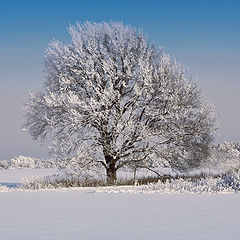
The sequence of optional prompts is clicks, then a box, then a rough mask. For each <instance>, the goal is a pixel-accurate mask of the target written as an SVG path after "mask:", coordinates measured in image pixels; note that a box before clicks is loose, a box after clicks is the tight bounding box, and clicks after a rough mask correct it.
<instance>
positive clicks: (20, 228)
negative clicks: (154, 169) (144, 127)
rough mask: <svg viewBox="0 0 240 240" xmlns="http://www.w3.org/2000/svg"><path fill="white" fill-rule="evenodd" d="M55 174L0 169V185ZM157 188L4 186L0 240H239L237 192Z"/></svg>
mask: <svg viewBox="0 0 240 240" xmlns="http://www.w3.org/2000/svg"><path fill="white" fill-rule="evenodd" d="M52 173H54V170H51V169H50V170H46V169H45V170H39V169H38V170H33V169H22V170H19V169H17V170H2V171H0V182H20V180H21V178H22V177H29V176H32V175H38V176H39V175H47V174H52ZM156 186H157V185H156ZM159 189H160V191H153V188H152V187H151V186H149V187H148V186H146V187H144V186H121V187H116V186H115V187H98V188H69V189H48V190H35V191H34V190H23V189H14V188H6V187H5V186H0V203H1V204H0V240H16V239H20V240H46V239H47V240H66V239H71V240H82V239H83V240H98V239H100V240H101V239H104V240H108V239H109V240H110V239H111V240H112V239H114V240H118V239H119V240H122V239H124V240H128V239H129V240H130V239H131V240H132V239H133V240H135V239H136V240H159V239H178V240H181V239H183V240H188V239H189V240H193V239H194V240H195V239H199V240H200V239H201V240H203V239H204V240H214V239H216V240H221V239H222V240H226V239H227V240H238V239H240V228H239V226H240V208H239V203H240V195H239V193H236V194H234V193H231V194H214V193H203V194H199V193H198V194H196V193H195V194H194V193H193V194H186V193H179V192H178V193H176V192H175V193H173V191H171V192H169V193H166V190H164V191H165V192H162V191H163V190H162V187H161V186H159ZM175 189H176V188H175ZM222 193H224V192H222ZM226 193H227V192H226ZM229 193H230V192H229Z"/></svg>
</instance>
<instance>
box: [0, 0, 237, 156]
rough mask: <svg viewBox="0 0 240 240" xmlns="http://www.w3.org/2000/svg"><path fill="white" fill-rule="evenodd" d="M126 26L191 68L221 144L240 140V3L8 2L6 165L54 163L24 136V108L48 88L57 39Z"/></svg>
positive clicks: (1, 21)
mask: <svg viewBox="0 0 240 240" xmlns="http://www.w3.org/2000/svg"><path fill="white" fill-rule="evenodd" d="M87 20H88V21H94V22H99V21H109V20H112V21H122V22H123V23H125V24H130V25H133V26H135V27H137V28H142V29H143V30H144V32H145V33H146V34H147V35H148V36H149V38H150V40H151V41H153V42H154V43H155V44H158V45H160V46H162V47H164V48H165V50H166V51H167V52H169V53H170V54H171V55H173V56H175V57H176V58H177V59H178V60H179V61H180V62H181V63H182V64H184V65H185V66H186V67H188V68H189V72H190V73H191V75H192V79H193V81H194V82H197V84H198V85H199V87H200V88H202V89H204V90H205V93H206V96H207V97H208V99H210V101H211V102H213V103H214V104H215V105H216V109H217V112H218V114H219V119H220V122H221V129H220V131H219V134H218V135H217V137H216V141H217V142H222V141H225V140H226V141H236V140H240V128H239V122H240V108H239V103H240V94H239V91H240V66H239V65H240V59H239V58H240V46H239V43H240V1H237V0H236V1H233V0H225V1H221V0H219V1H214V0H212V1H211V0H208V1H206V0H202V1H197V0H196V1H194V0H192V1H181V0H179V1H177V0H175V1H174V0H169V1H167V0H165V1H164V0H156V1H153V0H147V1H140V0H138V1H134V0H132V1H130V0H128V1H125V0H124V1H114V0H112V1H110V0H101V1H96V0H92V1H81V0H79V1H77V0H62V1H61V0H58V1H57V0H48V1H46V0H41V1H40V0H39V1H37V0H35V1H27V0H15V1H14V0H6V1H0V29H1V32H0V114H1V117H0V133H1V134H0V159H8V158H11V157H14V156H17V155H20V154H22V155H27V156H35V157H47V156H48V149H47V147H46V146H40V143H38V142H33V141H32V140H31V138H30V137H29V136H28V135H27V134H26V133H24V132H22V131H21V124H22V122H23V117H22V116H23V109H22V108H23V103H24V101H26V99H27V97H28V92H29V90H38V89H40V88H41V84H42V82H43V81H44V73H43V72H42V70H43V66H42V60H43V56H44V50H45V49H46V47H47V46H48V43H49V42H50V41H51V40H52V39H59V40H61V41H64V42H67V41H69V35H68V33H67V27H68V26H69V25H70V24H74V23H75V22H76V21H78V22H85V21H87Z"/></svg>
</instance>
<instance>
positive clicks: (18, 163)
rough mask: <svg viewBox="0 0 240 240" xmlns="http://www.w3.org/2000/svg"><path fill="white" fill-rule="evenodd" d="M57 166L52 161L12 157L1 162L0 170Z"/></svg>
mask: <svg viewBox="0 0 240 240" xmlns="http://www.w3.org/2000/svg"><path fill="white" fill-rule="evenodd" d="M56 167H57V165H56V163H55V162H54V161H53V160H52V159H39V158H32V157H26V156H21V155H20V156H18V157H14V158H12V159H10V160H1V161H0V169H15V168H56Z"/></svg>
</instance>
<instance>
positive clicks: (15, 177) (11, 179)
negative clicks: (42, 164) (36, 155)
mask: <svg viewBox="0 0 240 240" xmlns="http://www.w3.org/2000/svg"><path fill="white" fill-rule="evenodd" d="M56 172H57V170H56V169H31V168H25V169H24V168H23V169H7V170H0V185H1V183H21V182H22V180H24V179H28V178H31V177H44V176H48V175H52V174H54V173H56Z"/></svg>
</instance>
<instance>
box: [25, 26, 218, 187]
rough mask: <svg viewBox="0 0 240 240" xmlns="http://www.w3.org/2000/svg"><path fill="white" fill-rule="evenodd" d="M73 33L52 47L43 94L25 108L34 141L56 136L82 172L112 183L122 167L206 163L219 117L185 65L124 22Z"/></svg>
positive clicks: (58, 147)
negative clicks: (101, 173) (98, 172)
mask: <svg viewBox="0 0 240 240" xmlns="http://www.w3.org/2000/svg"><path fill="white" fill-rule="evenodd" d="M69 33H70V36H71V41H70V43H68V44H64V43H61V42H60V41H52V42H51V43H50V46H49V47H48V49H47V50H46V56H45V70H46V81H45V83H44V86H43V90H42V91H39V92H36V93H31V96H30V99H29V100H28V102H27V103H26V121H25V124H24V126H25V127H26V128H27V130H28V131H29V133H30V135H31V136H32V137H33V139H35V140H36V139H41V140H45V139H46V138H50V139H51V148H52V152H53V153H54V154H55V156H56V158H57V159H58V160H59V161H61V162H64V163H66V164H67V163H68V164H74V166H75V167H77V169H78V170H79V171H81V170H83V171H86V170H87V169H91V168H96V167H97V168H100V167H103V168H105V169H106V175H107V180H108V183H109V184H112V183H114V182H115V181H116V172H117V170H118V169H120V168H122V167H123V166H135V167H145V168H148V169H153V168H154V167H159V166H170V167H172V168H175V169H180V170H181V169H186V168H191V167H196V166H199V165H200V164H201V163H202V161H204V159H206V156H207V155H208V150H209V144H210V142H211V141H212V139H213V136H214V132H215V114H214V111H213V108H212V106H211V105H210V104H209V103H208V102H207V100H206V99H205V97H204V96H203V94H202V93H201V91H200V90H199V89H198V88H197V86H196V84H194V83H192V82H191V81H190V80H189V77H188V76H187V73H186V70H185V69H184V67H183V66H182V65H181V64H179V63H178V62H177V61H176V60H175V59H174V58H172V57H170V56H169V55H168V54H166V53H165V52H164V51H163V50H162V49H160V48H158V47H157V46H155V45H154V44H151V43H150V41H149V40H148V39H147V37H145V36H144V34H143V32H142V31H138V30H136V29H135V28H133V27H130V26H126V25H123V24H122V23H118V22H110V23H106V22H103V23H89V22H86V23H85V24H78V23H77V24H76V25H74V26H70V27H69Z"/></svg>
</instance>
